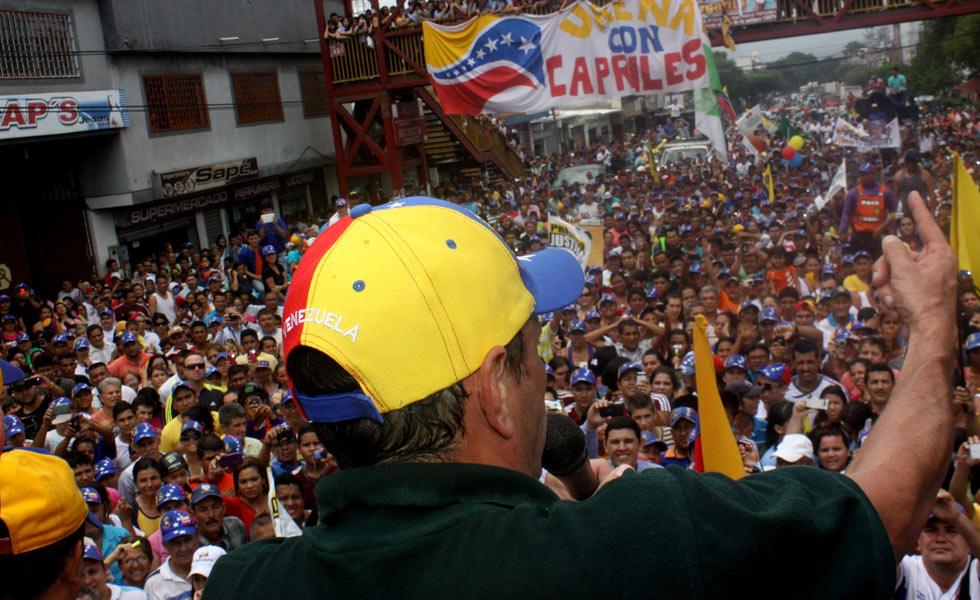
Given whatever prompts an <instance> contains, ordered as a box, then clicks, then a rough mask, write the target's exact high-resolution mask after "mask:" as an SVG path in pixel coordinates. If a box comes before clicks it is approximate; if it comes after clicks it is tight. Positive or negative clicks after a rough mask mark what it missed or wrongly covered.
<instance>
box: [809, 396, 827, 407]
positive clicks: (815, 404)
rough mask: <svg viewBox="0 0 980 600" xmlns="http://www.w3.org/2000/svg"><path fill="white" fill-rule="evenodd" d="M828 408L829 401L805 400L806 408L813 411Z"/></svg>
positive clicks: (819, 399) (820, 399) (821, 399)
mask: <svg viewBox="0 0 980 600" xmlns="http://www.w3.org/2000/svg"><path fill="white" fill-rule="evenodd" d="M828 406H830V401H829V400H827V399H826V398H807V399H806V407H807V408H811V409H814V410H827V407H828Z"/></svg>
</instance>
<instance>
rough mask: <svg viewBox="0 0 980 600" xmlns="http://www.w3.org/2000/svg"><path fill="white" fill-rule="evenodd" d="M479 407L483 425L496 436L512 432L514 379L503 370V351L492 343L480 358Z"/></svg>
mask: <svg viewBox="0 0 980 600" xmlns="http://www.w3.org/2000/svg"><path fill="white" fill-rule="evenodd" d="M479 386H480V397H479V400H480V410H481V412H482V413H483V418H484V419H485V420H486V422H487V425H489V426H490V428H492V429H493V430H494V431H496V432H497V434H498V435H500V437H502V438H505V439H510V438H511V436H513V435H514V430H515V427H514V417H513V408H512V399H513V397H514V392H515V388H514V381H513V378H512V377H510V376H509V374H508V372H507V351H506V350H504V347H503V346H494V347H493V348H491V349H490V351H489V352H487V355H486V356H485V357H483V364H482V365H481V366H480V380H479Z"/></svg>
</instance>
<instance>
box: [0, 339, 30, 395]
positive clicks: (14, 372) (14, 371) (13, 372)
mask: <svg viewBox="0 0 980 600" xmlns="http://www.w3.org/2000/svg"><path fill="white" fill-rule="evenodd" d="M17 341H18V342H19V341H20V336H17ZM0 377H2V378H3V383H4V384H11V383H14V382H16V381H20V380H21V379H23V378H24V371H22V370H21V368H20V367H18V366H17V365H15V364H12V363H9V362H7V361H5V360H3V359H2V358H0Z"/></svg>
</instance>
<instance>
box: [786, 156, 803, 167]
mask: <svg viewBox="0 0 980 600" xmlns="http://www.w3.org/2000/svg"><path fill="white" fill-rule="evenodd" d="M801 164H803V155H802V154H797V155H796V156H794V157H793V160H791V161H789V166H791V167H798V166H800V165H801Z"/></svg>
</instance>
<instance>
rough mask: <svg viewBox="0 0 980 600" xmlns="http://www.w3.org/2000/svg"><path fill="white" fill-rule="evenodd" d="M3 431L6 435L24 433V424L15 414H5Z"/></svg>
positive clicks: (11, 435)
mask: <svg viewBox="0 0 980 600" xmlns="http://www.w3.org/2000/svg"><path fill="white" fill-rule="evenodd" d="M3 431H4V433H5V434H6V435H7V437H8V438H9V437H13V436H15V435H17V434H19V433H24V424H23V423H22V422H21V420H20V418H19V417H18V416H17V415H6V416H4V418H3Z"/></svg>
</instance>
